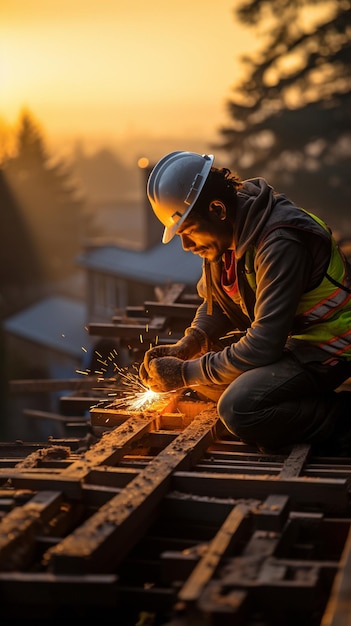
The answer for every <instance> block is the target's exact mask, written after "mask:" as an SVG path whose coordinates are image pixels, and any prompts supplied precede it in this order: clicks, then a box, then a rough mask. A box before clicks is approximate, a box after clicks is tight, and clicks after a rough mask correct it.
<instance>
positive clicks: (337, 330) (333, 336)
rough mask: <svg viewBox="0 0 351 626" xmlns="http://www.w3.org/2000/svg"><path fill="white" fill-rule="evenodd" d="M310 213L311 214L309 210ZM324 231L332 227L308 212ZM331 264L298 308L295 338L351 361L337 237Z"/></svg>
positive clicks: (349, 306)
mask: <svg viewBox="0 0 351 626" xmlns="http://www.w3.org/2000/svg"><path fill="white" fill-rule="evenodd" d="M306 213H307V211H306ZM308 215H310V217H312V219H314V220H315V221H316V222H317V223H318V224H320V225H321V226H322V227H323V228H325V229H326V230H328V231H329V228H328V226H327V225H326V224H325V223H324V222H323V221H322V220H321V219H319V218H318V217H316V216H315V215H313V214H311V213H308ZM331 242H332V249H331V256H330V262H329V265H328V269H327V272H326V274H325V275H324V277H323V280H322V282H321V283H320V284H319V285H318V287H316V288H315V289H312V290H311V291H308V292H307V293H304V294H303V296H302V298H301V300H300V302H299V305H298V307H297V311H296V316H295V323H294V326H295V327H297V328H299V330H298V331H296V330H293V331H292V333H291V337H292V338H294V339H299V340H301V341H308V342H309V343H312V344H314V345H316V346H318V347H321V348H323V349H324V350H326V351H327V352H329V353H330V355H331V356H332V355H333V356H335V357H339V356H342V357H344V358H346V359H347V360H351V293H350V286H349V285H347V282H346V279H347V272H346V264H345V259H344V256H343V254H342V252H341V251H340V249H339V247H338V245H337V243H336V242H335V240H334V238H333V237H332V238H331ZM255 253H256V250H255V249H253V248H250V249H249V250H248V251H247V252H246V258H245V266H246V279H247V281H248V283H249V284H250V286H251V288H252V289H253V290H254V291H255V290H256V276H255V272H254V269H253V268H254V256H255Z"/></svg>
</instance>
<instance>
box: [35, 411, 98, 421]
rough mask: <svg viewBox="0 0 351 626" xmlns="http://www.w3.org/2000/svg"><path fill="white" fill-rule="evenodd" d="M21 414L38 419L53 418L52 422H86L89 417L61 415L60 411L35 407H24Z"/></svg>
mask: <svg viewBox="0 0 351 626" xmlns="http://www.w3.org/2000/svg"><path fill="white" fill-rule="evenodd" d="M23 415H25V416H26V417H35V418H38V419H46V420H53V421H54V422H63V423H64V424H67V422H77V423H79V424H88V423H90V422H89V418H88V417H84V416H82V415H75V416H74V415H66V416H65V415H61V413H50V412H49V411H38V410H36V409H24V410H23Z"/></svg>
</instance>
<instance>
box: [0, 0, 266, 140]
mask: <svg viewBox="0 0 351 626" xmlns="http://www.w3.org/2000/svg"><path fill="white" fill-rule="evenodd" d="M236 4H237V0H216V1H215V2H214V0H175V1H174V2H169V1H166V0H148V1H147V0H129V1H127V0H95V1H93V0H9V1H7V2H6V1H4V2H1V7H0V64H1V66H0V71H1V99H0V120H2V122H4V123H5V124H8V125H10V126H13V125H14V124H15V122H16V121H17V119H18V115H19V112H20V110H21V109H22V108H24V107H26V108H28V109H29V110H30V111H31V113H32V114H33V115H34V116H35V118H36V119H37V120H38V122H40V124H41V125H42V127H43V129H44V131H45V136H46V138H47V140H48V141H49V144H51V145H52V146H54V147H56V146H61V147H65V146H66V147H69V146H71V145H72V143H73V141H75V140H77V139H79V140H81V141H82V143H83V145H84V146H86V147H87V148H88V149H89V148H91V149H95V148H96V147H99V146H100V145H107V144H113V142H121V143H127V142H131V143H133V142H135V141H136V140H137V138H139V137H141V136H143V137H144V138H148V137H150V138H152V139H153V140H155V139H156V140H157V139H159V138H162V137H169V136H172V137H174V136H175V137H184V136H185V137H186V136H188V137H194V136H200V137H203V138H204V140H211V141H212V140H213V139H215V138H218V135H217V129H218V127H219V126H220V125H221V124H223V123H225V121H228V118H227V114H226V110H225V102H226V100H227V99H228V98H229V97H230V94H231V88H232V86H233V84H234V82H235V80H236V79H237V77H239V76H241V75H242V72H243V68H242V65H241V64H240V56H241V54H243V53H250V52H251V51H252V49H253V47H254V46H257V40H255V37H254V34H253V33H252V32H251V31H249V30H248V29H245V28H244V27H243V26H242V25H239V24H238V23H236V22H235V16H234V11H233V10H234V7H235V5H236Z"/></svg>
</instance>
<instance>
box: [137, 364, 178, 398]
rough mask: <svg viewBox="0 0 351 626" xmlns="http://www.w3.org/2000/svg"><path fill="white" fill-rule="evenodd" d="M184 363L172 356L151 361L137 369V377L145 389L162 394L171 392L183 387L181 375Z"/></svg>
mask: <svg viewBox="0 0 351 626" xmlns="http://www.w3.org/2000/svg"><path fill="white" fill-rule="evenodd" d="M183 364H184V361H182V360H181V359H177V358H176V357H173V356H165V357H160V358H158V359H156V358H154V359H151V361H149V362H148V363H147V364H146V362H145V360H144V362H143V363H142V364H141V366H140V369H139V376H140V379H141V381H142V383H143V384H144V385H145V387H148V388H149V389H151V390H152V391H156V392H158V393H162V392H164V391H173V390H174V389H180V388H181V387H184V386H185V382H184V379H183V375H182V370H183Z"/></svg>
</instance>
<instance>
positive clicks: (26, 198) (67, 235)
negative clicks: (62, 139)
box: [3, 111, 84, 282]
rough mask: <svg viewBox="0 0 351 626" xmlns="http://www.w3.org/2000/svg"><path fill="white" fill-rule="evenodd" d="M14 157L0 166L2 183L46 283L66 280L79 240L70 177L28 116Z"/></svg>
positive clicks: (80, 224)
mask: <svg viewBox="0 0 351 626" xmlns="http://www.w3.org/2000/svg"><path fill="white" fill-rule="evenodd" d="M15 138H16V145H15V151H14V155H13V156H11V157H8V158H7V159H6V161H5V162H4V164H3V169H4V172H5V174H6V179H7V181H8V183H9V185H10V187H11V189H12V192H13V194H14V195H15V198H16V201H17V204H18V205H19V207H20V211H21V216H22V219H23V222H24V223H25V224H26V228H27V230H28V232H29V233H30V236H31V238H32V241H33V242H34V244H35V247H36V250H37V254H38V257H39V260H40V263H41V266H42V268H43V269H44V273H45V276H46V281H47V282H50V281H56V280H61V279H63V278H67V277H68V276H70V275H71V274H72V273H73V272H74V271H75V270H76V266H75V258H76V256H77V254H78V253H79V252H80V250H81V246H82V240H83V236H84V213H83V200H82V198H81V197H80V196H79V193H78V190H77V187H76V186H75V185H74V183H73V173H72V172H71V171H70V169H69V167H68V166H67V165H66V164H65V163H63V162H62V161H59V162H56V163H54V162H53V161H52V159H50V156H49V154H48V152H47V150H46V147H45V144H44V140H43V136H42V133H41V131H40V128H39V125H38V124H37V123H36V122H35V121H34V119H33V117H32V115H31V114H30V112H28V111H23V112H22V113H21V115H20V119H19V125H18V131H17V133H16V137H15Z"/></svg>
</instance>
